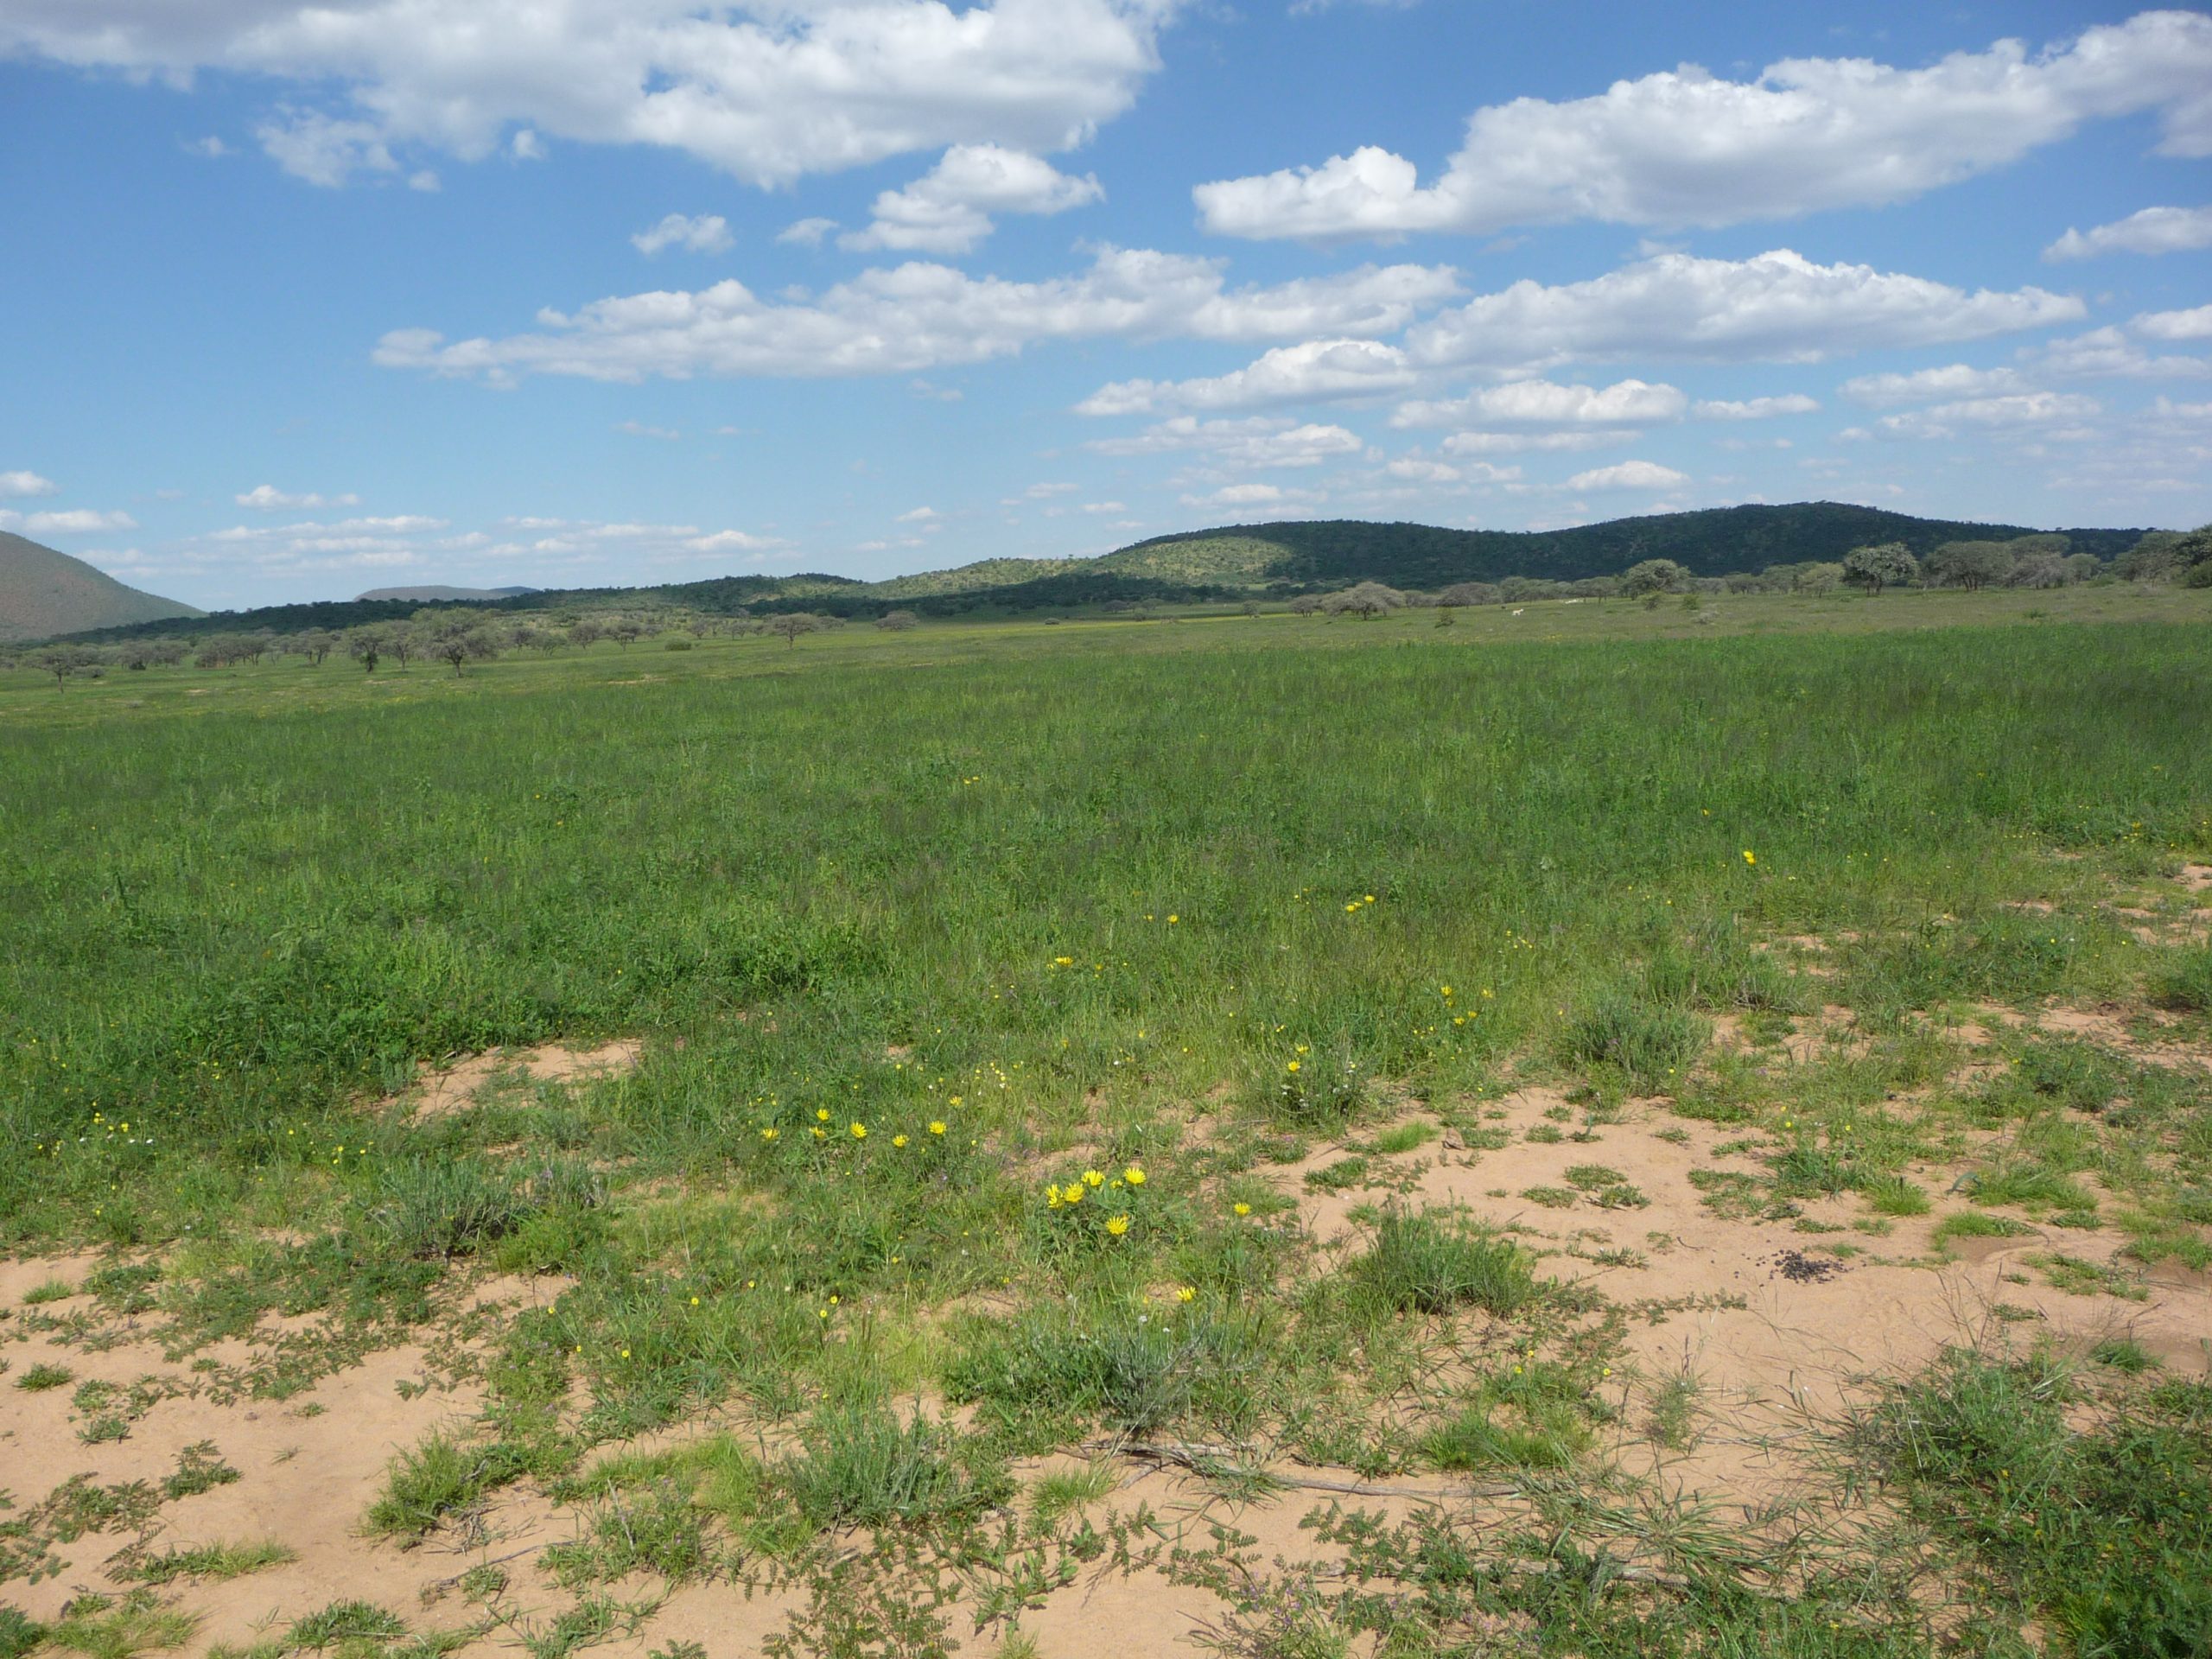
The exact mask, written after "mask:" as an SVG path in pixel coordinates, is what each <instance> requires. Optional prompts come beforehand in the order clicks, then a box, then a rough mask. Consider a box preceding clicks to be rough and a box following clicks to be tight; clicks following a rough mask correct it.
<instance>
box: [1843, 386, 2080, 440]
mask: <svg viewBox="0 0 2212 1659" xmlns="http://www.w3.org/2000/svg"><path fill="white" fill-rule="evenodd" d="M2103 407H2104V406H2103V405H2102V404H2100V403H2098V402H2097V400H2096V399H2095V398H2094V397H2082V395H2080V394H2079V393H2075V392H2060V391H2021V392H2008V393H2005V394H2004V395H2002V396H1999V397H1967V398H1961V399H1960V400H1959V401H1958V402H1956V403H1949V404H1936V405H1935V406H1934V407H1933V408H1929V409H1916V410H1907V411H1906V412H1904V414H1901V415H1885V416H1883V417H1882V429H1883V430H1884V431H1885V432H1887V433H1889V434H1891V435H1893V436H1897V437H1905V438H1948V437H1951V436H1954V435H1955V434H1956V433H1957V431H1958V429H1960V428H1961V427H1967V428H1974V429H1980V430H1983V431H1990V430H1998V429H2007V428H2020V427H2047V426H2052V425H2056V424H2057V423H2060V422H2078V421H2084V420H2087V419H2088V418H2089V417H2090V416H2094V415H2096V414H2098V413H2100V412H2101V410H2102V409H2103Z"/></svg>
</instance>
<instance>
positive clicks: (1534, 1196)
mask: <svg viewBox="0 0 2212 1659" xmlns="http://www.w3.org/2000/svg"><path fill="white" fill-rule="evenodd" d="M1521 1196H1522V1198H1526V1199H1528V1200H1529V1203H1531V1204H1541V1205H1543V1206H1544V1208H1545V1209H1547V1210H1571V1209H1573V1207H1574V1194H1573V1192H1569V1191H1568V1190H1567V1188H1566V1187H1563V1186H1524V1187H1522V1189H1521Z"/></svg>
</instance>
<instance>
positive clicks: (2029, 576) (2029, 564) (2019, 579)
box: [2012, 553, 2066, 588]
mask: <svg viewBox="0 0 2212 1659" xmlns="http://www.w3.org/2000/svg"><path fill="white" fill-rule="evenodd" d="M2065 585H2066V561H2065V559H2064V558H2063V557H2062V556H2060V555H2058V554H2056V553H2030V554H2027V555H2025V556H2023V557H2022V558H2021V559H2020V561H2019V562H2018V563H2016V564H2015V565H2013V567H2012V586H2014V587H2015V588H2063V587H2064V586H2065Z"/></svg>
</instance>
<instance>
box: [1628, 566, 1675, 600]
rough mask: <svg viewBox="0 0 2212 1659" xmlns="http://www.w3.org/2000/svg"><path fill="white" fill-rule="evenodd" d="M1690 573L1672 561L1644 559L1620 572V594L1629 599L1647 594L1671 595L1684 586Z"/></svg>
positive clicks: (1640, 597)
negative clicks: (1625, 595)
mask: <svg viewBox="0 0 2212 1659" xmlns="http://www.w3.org/2000/svg"><path fill="white" fill-rule="evenodd" d="M1689 576H1690V573H1689V571H1688V569H1687V568H1685V567H1684V566H1682V565H1679V564H1677V563H1675V561H1674V560H1672V559H1646V560H1644V561H1643V563H1641V564H1631V565H1630V566H1629V568H1628V569H1625V570H1624V571H1623V572H1621V592H1623V593H1624V594H1627V595H1628V596H1629V597H1630V599H1642V598H1643V597H1644V596H1645V595H1646V594H1671V593H1673V592H1675V590H1676V589H1677V588H1681V587H1683V586H1685V585H1686V584H1687V583H1688V581H1689Z"/></svg>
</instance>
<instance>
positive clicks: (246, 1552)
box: [129, 1541, 297, 1584]
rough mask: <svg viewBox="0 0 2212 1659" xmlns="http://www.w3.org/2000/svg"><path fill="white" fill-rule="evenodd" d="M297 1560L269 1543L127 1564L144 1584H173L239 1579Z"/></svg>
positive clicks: (176, 1552) (172, 1553) (207, 1547)
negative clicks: (181, 1581) (179, 1581)
mask: <svg viewBox="0 0 2212 1659" xmlns="http://www.w3.org/2000/svg"><path fill="white" fill-rule="evenodd" d="M296 1559H297V1556H296V1554H295V1553H294V1552H293V1551H292V1550H291V1549H289V1548H287V1547H286V1546H284V1545H283V1544H279V1543H275V1542H270V1541H264V1542H261V1543H257V1544H200V1545H198V1546H196V1547H194V1548H189V1549H187V1548H177V1549H172V1550H169V1551H168V1552H166V1553H165V1554H160V1555H145V1556H141V1557H139V1558H138V1559H137V1560H134V1561H132V1562H131V1563H130V1567H129V1573H130V1577H132V1578H134V1579H137V1580H139V1581H140V1582H141V1583H143V1584H173V1583H175V1581H176V1580H179V1579H214V1580H222V1579H238V1578H244V1577H245V1575H246V1574H247V1573H258V1572H260V1571H261V1570H262V1569H263V1568H264V1567H281V1566H282V1565H283V1564H284V1563H285V1562H286V1561H289V1560H296Z"/></svg>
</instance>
